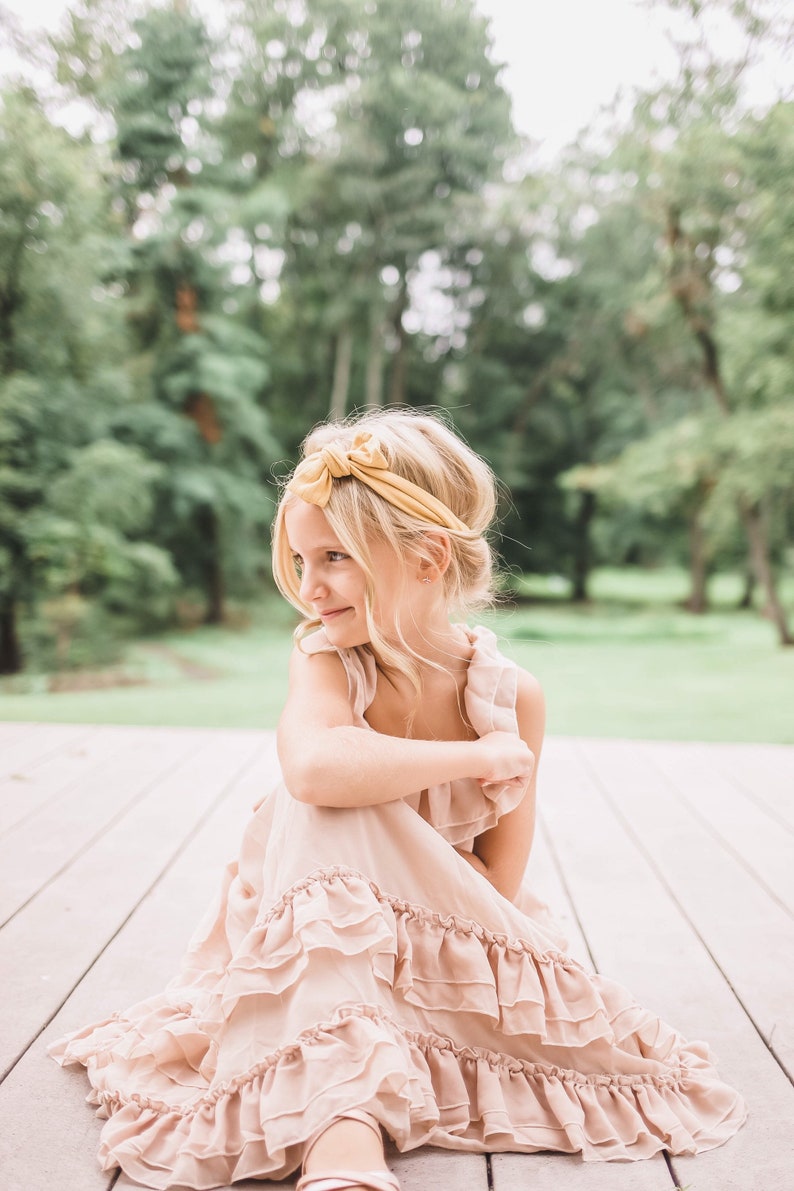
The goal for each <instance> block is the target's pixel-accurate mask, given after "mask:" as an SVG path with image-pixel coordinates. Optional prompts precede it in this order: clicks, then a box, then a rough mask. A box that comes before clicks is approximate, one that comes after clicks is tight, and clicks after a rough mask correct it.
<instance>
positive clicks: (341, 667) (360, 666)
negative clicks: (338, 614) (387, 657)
mask: <svg viewBox="0 0 794 1191" xmlns="http://www.w3.org/2000/svg"><path fill="white" fill-rule="evenodd" d="M301 654H302V655H303V657H304V658H305V659H316V661H317V662H320V664H321V665H322V666H323V669H326V670H328V672H330V673H334V672H336V673H340V672H344V674H345V677H346V680H347V689H348V696H349V699H350V706H351V709H352V711H353V715H354V716H355V717H356V718H357V719H361V720H362V721H363V719H364V712H365V711H366V709H367V707H369V705H370V703H371V702H372V700H373V698H374V696H375V686H376V683H377V666H376V663H375V658H374V655H373V654H372V653H370V651H369V650H367V649H365V648H363V647H361V648H356V649H340V648H338V647H337V646H336V645H332V644H331V642H330V641H329V640H328V638H327V636H326V633H325V629H323V628H320V629H317V631H316V632H314V633H310V634H309V635H308V636H306V637H304V638H303V639H302V641H301V642H300V645H298V646H296V648H295V650H294V655H301ZM321 659H322V661H321ZM296 664H297V665H301V664H303V663H302V662H301V661H298V660H297V657H296Z"/></svg>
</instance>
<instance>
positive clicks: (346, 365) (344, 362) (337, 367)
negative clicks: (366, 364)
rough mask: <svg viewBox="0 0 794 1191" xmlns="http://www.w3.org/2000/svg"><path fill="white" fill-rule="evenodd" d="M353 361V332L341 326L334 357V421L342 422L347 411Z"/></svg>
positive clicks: (330, 412) (347, 327) (332, 396)
mask: <svg viewBox="0 0 794 1191" xmlns="http://www.w3.org/2000/svg"><path fill="white" fill-rule="evenodd" d="M352 361H353V332H352V330H351V328H350V327H349V326H347V325H345V326H344V327H342V328H341V330H340V331H339V335H338V336H337V340H336V357H335V359H334V384H333V388H332V390H331V404H330V407H329V410H328V417H329V418H330V419H331V421H332V422H341V420H342V418H343V417H344V416H345V413H346V411H347V394H348V390H349V389H350V365H351V363H352Z"/></svg>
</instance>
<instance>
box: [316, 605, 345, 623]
mask: <svg viewBox="0 0 794 1191" xmlns="http://www.w3.org/2000/svg"><path fill="white" fill-rule="evenodd" d="M349 611H350V609H349V608H330V609H329V610H328V611H327V612H321V613H320V620H333V619H334V618H335V617H336V616H341V615H342V613H343V612H349Z"/></svg>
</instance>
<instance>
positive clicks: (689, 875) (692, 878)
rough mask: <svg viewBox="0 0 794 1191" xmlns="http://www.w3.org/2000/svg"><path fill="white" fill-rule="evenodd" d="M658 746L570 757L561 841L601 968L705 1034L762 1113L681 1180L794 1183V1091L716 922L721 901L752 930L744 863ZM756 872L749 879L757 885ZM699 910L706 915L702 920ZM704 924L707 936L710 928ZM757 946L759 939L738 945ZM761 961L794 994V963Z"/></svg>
mask: <svg viewBox="0 0 794 1191" xmlns="http://www.w3.org/2000/svg"><path fill="white" fill-rule="evenodd" d="M653 747H655V746H647V747H646V746H644V745H640V744H638V743H636V742H623V743H621V742H614V741H610V742H608V741H586V742H582V743H581V756H582V761H581V762H580V761H578V760H577V758H576V757H575V755H574V753H573V751H571V752H570V753H569V754H568V755H567V756H558V757H557V760H556V766H557V770H558V773H557V781H556V790H557V797H556V798H555V799H554V801H553V805H552V813H553V815H554V823H553V831H554V838H555V841H556V842H557V844H558V845H559V847H560V849H561V852H562V854H563V857H564V863H565V869H566V873H567V874H568V876H569V880H570V883H571V887H572V890H573V891H574V896H575V900H576V902H577V905H579V906H580V913H581V914H582V916H583V918H584V921H585V931H586V934H587V937H588V939H589V940H590V943H591V946H592V947H593V950H594V952H595V954H596V956H597V958H598V962H599V965H600V966H601V967H602V968H603V969H604V970H605V971H606V972H608V973H609V974H610V976H612V977H613V978H615V979H617V980H619V981H620V982H621V983H623V984H625V985H627V986H628V987H630V988H632V990H633V991H634V992H635V994H636V995H637V996H638V999H639V1000H640V1001H641V1002H642V1003H644V1004H647V1005H648V1006H649V1007H651V1008H653V1009H654V1010H655V1011H657V1012H659V1013H660V1015H661V1016H662V1017H663V1018H665V1019H666V1020H668V1021H670V1022H672V1023H673V1024H674V1025H675V1026H676V1028H678V1029H680V1030H681V1032H682V1033H683V1034H684V1035H685V1036H688V1037H690V1038H697V1037H701V1038H702V1037H705V1038H706V1039H707V1041H708V1042H709V1043H710V1045H711V1046H712V1047H713V1049H714V1051H715V1053H716V1054H717V1056H718V1058H719V1065H720V1072H721V1074H722V1076H723V1078H724V1079H725V1080H726V1081H727V1082H728V1083H730V1084H732V1085H733V1086H735V1087H737V1088H739V1089H740V1090H741V1091H742V1093H743V1094H744V1096H745V1098H746V1100H747V1101H748V1104H749V1108H750V1118H749V1121H748V1123H747V1124H746V1125H745V1126H744V1127H743V1129H741V1130H740V1132H739V1133H738V1134H737V1136H736V1137H734V1138H733V1139H732V1140H731V1141H730V1142H729V1143H728V1144H727V1145H725V1146H724V1147H721V1148H719V1149H717V1150H712V1151H710V1152H708V1153H705V1154H701V1155H699V1156H698V1157H697V1158H675V1159H673V1169H674V1171H675V1173H676V1174H677V1177H678V1180H679V1183H680V1185H681V1186H691V1187H692V1188H693V1189H696V1191H746V1188H747V1187H749V1186H752V1187H765V1188H769V1189H770V1191H773V1189H775V1191H782V1188H783V1187H787V1186H789V1185H790V1175H791V1169H792V1163H794V1139H793V1138H792V1132H791V1120H792V1117H793V1116H794V1089H792V1086H791V1083H790V1081H789V1080H788V1078H787V1077H786V1074H785V1073H784V1071H782V1070H781V1068H780V1066H779V1064H778V1063H777V1062H776V1061H775V1059H774V1057H773V1056H772V1055H771V1054H770V1052H769V1050H768V1048H767V1046H766V1045H765V1043H764V1041H763V1039H762V1038H761V1037H759V1034H758V1031H757V1029H756V1028H755V1025H754V1024H753V1022H752V1021H751V1019H750V1018H749V1017H748V1015H747V1013H746V1012H745V1009H744V1006H743V1004H742V1003H741V1000H740V999H737V996H736V994H735V993H734V989H733V988H732V987H731V985H732V984H733V975H732V971H733V970H734V969H735V967H736V954H737V953H736V952H733V953H731V952H730V949H728V954H727V958H729V959H730V960H731V964H730V966H731V969H732V971H731V972H728V973H727V976H728V978H727V979H726V976H725V975H724V973H723V971H721V970H720V968H721V967H722V964H721V963H720V966H718V965H717V963H715V960H714V958H712V955H711V954H710V953H709V950H707V947H711V946H712V943H717V944H718V943H719V942H720V941H721V936H722V932H721V931H720V932H717V933H716V934H715V932H713V931H710V929H709V928H710V926H711V922H710V920H709V919H708V916H707V914H706V913H705V911H706V910H707V909H708V907H709V906H711V905H712V904H713V906H714V907H715V909H716V911H717V912H719V907H720V906H722V907H723V913H724V914H725V916H726V918H727V920H728V923H729V924H730V926H731V927H735V928H736V930H737V931H738V932H739V933H740V934H741V933H743V932H744V926H745V924H744V921H743V918H744V914H745V910H744V909H742V910H741V912H738V911H739V907H738V906H737V898H736V897H734V896H733V894H732V892H731V888H730V887H731V885H732V884H733V885H735V884H737V882H738V878H739V876H740V875H741V874H742V870H741V869H739V868H738V866H737V865H736V864H735V863H733V862H731V863H726V862H725V861H724V860H722V859H720V860H719V862H715V858H714V853H717V854H719V855H720V856H721V857H724V855H725V854H724V853H722V851H721V849H720V848H719V846H718V845H716V844H715V843H714V842H713V841H712V840H711V839H710V837H709V836H708V834H707V833H705V832H703V831H702V829H700V830H699V829H698V825H697V823H696V822H695V821H694V820H693V819H692V817H691V816H690V815H688V814H687V812H686V808H685V807H683V806H682V804H681V803H680V802H679V801H678V800H677V799H676V798H674V797H671V794H670V791H669V789H665V790H662V789H660V788H659V781H660V779H659V776H658V773H657V772H656V771H655V769H654V767H653V765H652V763H651V753H650V750H651V749H652V748H653ZM689 835H692V836H694V839H693V840H692V842H691V843H690V840H689ZM594 856H599V857H600V863H594V862H593V861H594ZM743 875H744V881H743V886H744V885H747V886H749V887H750V888H751V889H752V890H753V891H756V890H757V886H755V885H754V883H753V882H752V880H751V879H750V878H748V877H747V875H746V874H743ZM704 891H706V894H707V896H706V895H705V894H704ZM763 897H764V900H763V902H762V903H761V904H759V903H757V902H756V903H755V904H754V909H755V910H756V911H759V910H761V911H762V912H763V911H764V910H766V911H769V912H770V913H771V912H772V911H774V922H775V923H778V922H779V921H780V919H781V918H782V919H784V920H785V921H786V922H788V919H787V917H786V916H785V915H783V914H782V912H781V911H780V910H779V907H777V906H776V905H775V903H774V902H772V901H771V900H770V899H769V898H768V897H766V895H763ZM690 916H696V921H695V924H694V928H693V924H692V922H691V921H690ZM755 926H756V928H757V929H758V930H759V932H760V933H762V934H764V935H765V937H766V939H767V942H768V943H772V944H773V943H774V939H775V932H774V924H773V925H770V924H769V921H768V920H766V921H764V920H762V919H759V920H757V921H756V923H755ZM704 933H705V941H706V944H707V946H703V943H702V942H701V938H700V936H703V935H704ZM717 934H719V936H720V937H717ZM751 950H754V948H750V946H749V944H747V943H745V944H742V945H741V946H740V947H739V948H738V954H739V955H740V956H741V955H742V954H744V955H747V954H749V953H750V951H751ZM715 954H716V949H715ZM717 959H719V955H717ZM761 959H762V971H763V972H765V973H766V978H767V979H768V980H770V981H775V980H777V979H779V978H780V976H779V974H780V973H781V972H782V974H783V980H784V984H785V988H784V989H783V990H781V991H782V996H783V999H785V998H786V997H788V1001H789V1003H791V999H792V996H791V994H792V988H791V971H790V965H788V975H786V967H787V965H785V964H784V965H777V964H776V962H775V960H774V957H764V956H762V957H761ZM760 982H761V976H760V975H759V983H760ZM775 999H777V993H776V994H775Z"/></svg>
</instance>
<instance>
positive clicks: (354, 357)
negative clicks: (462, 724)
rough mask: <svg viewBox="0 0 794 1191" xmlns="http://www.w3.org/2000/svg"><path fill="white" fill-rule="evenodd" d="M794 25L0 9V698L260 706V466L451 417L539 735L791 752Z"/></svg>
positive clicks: (271, 4) (276, 634)
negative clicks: (478, 460) (395, 416)
mask: <svg viewBox="0 0 794 1191" xmlns="http://www.w3.org/2000/svg"><path fill="white" fill-rule="evenodd" d="M793 45H794V13H792V8H791V5H790V4H789V3H781V2H775V0H667V2H661V0H660V2H653V0H649V2H647V3H646V2H643V0H636V2H633V0H599V3H597V4H594V3H591V2H589V0H558V2H557V3H555V4H554V5H549V4H547V3H544V4H541V3H534V2H526V3H523V4H518V3H515V0H514V2H513V3H510V2H509V0H477V2H474V0H228V2H224V3H219V2H216V3H209V2H208V0H204V2H203V3H198V2H195V3H188V2H187V0H172V2H163V3H151V2H149V3H146V2H143V0H123V2H122V0H72V2H71V3H67V2H59V0H49V2H48V3H44V2H43V0H41V2H39V3H36V0H25V2H23V0H14V2H13V3H9V2H8V0H6V3H5V4H4V5H3V4H0V71H2V92H1V95H0V719H9V720H13V719H25V720H64V721H71V722H83V721H85V722H121V723H123V722H127V723H155V724H158V723H159V724H200V725H201V724H204V725H208V726H210V725H224V726H239V727H272V726H273V725H274V724H275V722H276V718H277V715H278V710H279V707H280V704H281V702H282V700H283V696H284V690H285V676H286V660H287V657H288V654H289V650H290V647H291V642H290V631H291V628H292V627H293V626H294V624H295V617H294V614H293V613H292V611H291V610H290V609H289V608H288V607H286V606H285V605H284V604H283V602H281V601H280V600H279V598H278V597H277V595H276V594H275V592H274V589H273V586H272V582H271V580H270V577H269V523H270V519H271V516H272V512H273V506H274V492H275V480H276V479H277V478H278V477H279V476H281V475H284V474H285V473H287V472H288V471H289V470H290V468H291V466H292V464H293V463H294V461H295V459H296V449H297V445H298V443H299V442H300V440H301V438H302V437H303V436H304V435H305V433H306V432H307V431H308V429H309V428H310V427H311V426H312V425H313V424H314V423H315V422H317V421H319V420H321V419H323V418H326V417H328V416H331V417H338V416H343V415H345V414H347V413H350V412H352V411H354V410H358V409H362V408H364V407H367V406H377V405H384V404H402V405H405V404H407V405H410V406H417V407H423V408H427V407H430V408H434V409H437V410H440V411H442V412H443V413H444V414H445V416H447V417H448V418H449V419H451V421H452V422H453V423H454V424H455V426H456V427H457V428H458V429H459V431H460V432H461V433H462V434H463V435H464V436H465V437H466V438H467V440H468V441H469V442H470V443H471V444H472V446H474V447H475V449H477V450H478V451H480V452H481V453H482V454H483V455H484V456H485V457H486V458H487V459H488V460H489V461H490V463H491V464H492V466H493V467H494V469H495V470H496V472H497V474H498V476H499V478H500V480H501V483H502V490H503V500H502V507H501V510H500V521H499V527H498V529H499V533H498V535H497V539H496V545H497V547H498V550H499V552H500V555H501V557H502V561H503V571H504V578H503V591H502V597H503V598H502V602H501V604H500V607H499V608H498V609H497V610H495V611H493V612H490V613H488V615H487V616H486V617H485V618H484V619H485V620H486V622H487V623H489V624H491V625H492V627H494V628H495V629H496V630H497V631H498V632H499V634H500V635H501V637H502V640H503V642H504V648H505V650H506V652H508V653H510V654H511V655H512V656H514V657H515V658H516V659H517V660H518V661H519V662H521V663H522V664H523V665H525V666H527V667H528V668H529V669H531V670H533V671H534V672H535V673H536V674H537V675H538V677H539V678H540V679H541V681H542V682H543V684H544V686H545V688H546V692H547V698H548V703H549V728H550V731H552V732H553V733H558V734H565V733H577V734H582V735H612V736H627V737H645V738H668V739H675V738H678V739H703V740H750V741H752V740H760V741H764V740H767V741H779V742H794V710H793V709H794V649H792V648H791V644H792V636H793V635H794V551H793V550H792V530H793V529H794V397H793V393H794V313H793V312H794V187H793V186H792V178H794V97H793V96H792V82H793V81H794V75H793V74H792V56H791V50H792V46H793Z"/></svg>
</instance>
